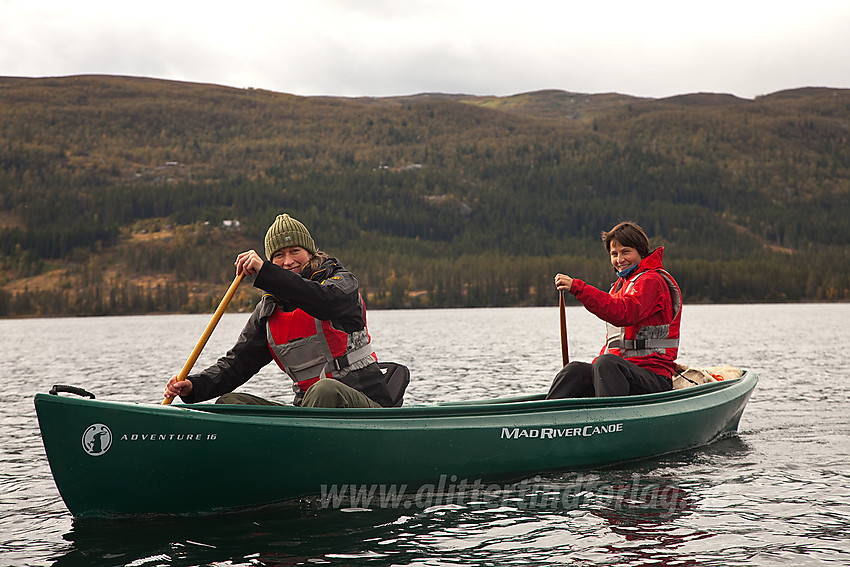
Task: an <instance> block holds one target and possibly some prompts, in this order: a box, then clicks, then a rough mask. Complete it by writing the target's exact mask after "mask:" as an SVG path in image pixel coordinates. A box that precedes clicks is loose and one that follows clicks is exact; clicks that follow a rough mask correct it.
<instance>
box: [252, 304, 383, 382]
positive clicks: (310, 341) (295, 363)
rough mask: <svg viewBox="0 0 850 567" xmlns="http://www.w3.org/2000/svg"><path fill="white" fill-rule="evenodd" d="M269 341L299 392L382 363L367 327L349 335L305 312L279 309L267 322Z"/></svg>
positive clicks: (272, 352)
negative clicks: (372, 346) (323, 381)
mask: <svg viewBox="0 0 850 567" xmlns="http://www.w3.org/2000/svg"><path fill="white" fill-rule="evenodd" d="M266 338H267V340H268V344H269V350H270V351H271V354H272V358H274V360H275V362H277V365H278V366H280V368H281V369H282V370H283V371H284V372H286V373H287V374H288V375H289V377H290V378H292V381H293V382H294V384H293V387H292V389H293V390H294V391H295V392H296V393H298V392H299V391H301V392H306V391H307V388H309V387H310V386H312V385H313V384H314V383H315V382H317V381H318V380H319V379H320V378H323V377H326V378H340V377H342V376H344V375H345V374H347V373H348V372H350V371H352V370H357V369H360V368H365V367H366V366H368V365H369V364H371V363H372V362H377V360H378V358H377V356H375V353H374V352H372V348H371V346H370V345H369V343H370V342H371V340H372V338H371V337H370V336H369V331H368V329H367V328H366V327H363V329H361V330H360V331H355V332H353V333H351V334H349V333H346V332H345V331H340V330H339V329H335V328H334V327H333V324H332V323H331V322H330V321H322V320H321V319H316V318H315V317H313V316H312V315H310V314H308V313H307V312H306V311H303V310H301V309H295V310H294V311H281V309H280V308H279V307H275V309H274V312H273V313H272V314H271V316H270V317H269V318H268V320H267V321H266Z"/></svg>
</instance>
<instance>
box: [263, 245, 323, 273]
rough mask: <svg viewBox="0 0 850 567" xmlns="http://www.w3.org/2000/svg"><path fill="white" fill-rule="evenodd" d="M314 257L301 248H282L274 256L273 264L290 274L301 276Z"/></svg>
mask: <svg viewBox="0 0 850 567" xmlns="http://www.w3.org/2000/svg"><path fill="white" fill-rule="evenodd" d="M312 258H313V255H312V254H310V253H309V252H307V250H305V249H304V248H301V247H300V246H289V247H288V248H281V249H280V250H278V251H277V252H275V253H274V255H273V256H272V263H273V264H276V265H278V266H280V267H281V268H283V269H285V270H289V271H290V272H295V273H296V274H300V273H301V270H303V269H304V266H306V265H307V263H308V262H309V261H310V260H311V259H312Z"/></svg>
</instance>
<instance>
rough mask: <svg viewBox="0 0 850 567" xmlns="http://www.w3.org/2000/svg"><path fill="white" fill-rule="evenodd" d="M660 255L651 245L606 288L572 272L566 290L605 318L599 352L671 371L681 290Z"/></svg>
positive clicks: (661, 251) (662, 373)
mask: <svg viewBox="0 0 850 567" xmlns="http://www.w3.org/2000/svg"><path fill="white" fill-rule="evenodd" d="M663 256H664V248H656V249H655V250H654V251H652V252H651V253H650V254H649V255H648V256H647V257H646V258H643V259H642V260H641V261H640V264H638V268H637V270H635V271H634V272H633V273H632V274H630V275H629V276H628V277H627V278H619V279H618V280H617V282H615V283H614V285H613V286H612V287H611V291H610V292H609V293H605V292H604V291H601V290H599V289H597V288H595V287H593V286H592V285H590V284H587V283H585V282H584V281H582V280H580V279H577V278H574V279H573V283H572V287H571V288H570V293H572V294H573V295H574V296H575V297H576V299H578V300H579V301H580V302H581V303H582V305H584V307H585V309H587V310H588V311H590V312H591V313H593V314H594V315H596V316H597V317H599V318H600V319H602V320H603V321H605V322H606V323H608V327H609V332H608V341H607V342H606V345H605V346H604V347H603V348H602V351H601V352H600V353H599V354H605V353H606V352H607V353H612V354H617V355H619V356H622V357H623V358H625V359H626V360H629V361H630V362H633V363H635V364H637V365H638V366H640V367H641V368H646V369H647V370H649V371H651V372H654V373H655V374H658V375H660V376H668V377H672V375H673V368H674V365H675V362H676V356H677V355H678V352H679V349H678V343H679V326H680V323H681V318H682V294H681V291H680V290H679V286H678V285H677V284H676V282H675V280H673V278H672V276H670V275H669V274H667V272H665V271H664V268H663V266H662V259H663ZM668 278H669V279H668ZM671 292H672V293H671ZM615 330H616V331H618V333H615V332H613V331H615Z"/></svg>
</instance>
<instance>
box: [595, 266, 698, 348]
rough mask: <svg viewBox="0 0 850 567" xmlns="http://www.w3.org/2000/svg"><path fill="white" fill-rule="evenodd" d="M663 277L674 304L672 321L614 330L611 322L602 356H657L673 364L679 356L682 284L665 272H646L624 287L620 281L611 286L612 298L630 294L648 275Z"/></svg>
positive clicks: (632, 279)
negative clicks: (604, 354)
mask: <svg viewBox="0 0 850 567" xmlns="http://www.w3.org/2000/svg"><path fill="white" fill-rule="evenodd" d="M652 272H654V273H656V274H658V275H660V276H661V277H662V278H663V279H664V281H665V283H666V284H667V288H668V289H669V290H670V299H671V301H672V303H673V319H672V320H671V321H670V323H668V324H666V325H640V324H638V325H632V326H629V327H615V326H614V325H611V324H610V323H608V325H607V329H608V333H607V335H608V336H607V338H606V347H605V348H604V349H603V353H610V354H616V355H618V356H621V357H623V358H633V357H639V356H654V357H657V358H661V359H663V360H665V361H666V362H669V363H670V365H672V364H673V363H674V362H675V360H676V357H677V356H678V353H679V326H680V324H681V321H682V292H681V291H680V290H679V285H678V284H677V283H676V280H674V279H673V276H671V275H670V274H669V273H667V271H666V270H663V269H661V268H656V269H650V270H644V271H642V272H640V273H638V274H637V275H635V276H632V277H631V278H629V279H628V280H627V281H626V283H625V285H624V284H623V280H622V279H619V280H617V282H615V284H614V285H613V286H612V287H611V292H610V293H611V295H613V296H615V297H621V296H623V295H626V294H627V293H629V292H630V291H631V290H632V288H634V286H635V282H636V281H637V280H638V279H639V278H640V277H642V276H644V275H645V274H648V273H652Z"/></svg>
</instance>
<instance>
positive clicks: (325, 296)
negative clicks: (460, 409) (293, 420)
mask: <svg viewBox="0 0 850 567" xmlns="http://www.w3.org/2000/svg"><path fill="white" fill-rule="evenodd" d="M254 287H257V288H259V289H262V290H263V291H265V292H266V294H265V295H263V297H262V299H261V300H260V302H259V303H258V304H257V306H256V307H255V308H254V311H253V313H251V317H250V318H249V319H248V322H247V323H246V324H245V327H244V328H243V329H242V332H241V334H240V335H239V339H238V340H237V341H236V344H235V345H234V346H233V348H231V349H230V350H229V351H228V352H227V354H226V355H225V356H223V357H221V358H219V359H218V362H216V364H214V365H213V366H210V367H209V368H207V369H206V370H204V371H203V372H200V373H198V374H193V375H190V376H189V377H188V379H189V380H191V381H192V386H193V388H192V393H191V394H190V395H188V396H185V397H183V398H182V399H183V401H184V402H186V403H195V402H202V401H205V400H209V399H212V398H215V397H218V396H220V395H222V394H226V393H228V392H232V391H233V390H235V389H236V388H238V387H239V386H241V385H242V384H244V383H245V382H247V381H248V380H249V379H250V378H251V377H252V376H254V375H255V374H256V373H257V372H259V371H260V369H261V368H263V367H264V366H265V365H266V364H268V363H269V362H271V361H272V355H271V352H270V351H269V346H268V340H267V337H266V320H267V319H268V318H269V316H270V315H271V314H272V313H273V312H274V309H277V308H280V309H283V310H284V311H293V310H295V309H296V308H300V309H303V310H304V311H306V312H307V313H309V314H310V315H312V316H313V317H316V318H317V319H321V320H323V321H331V322H332V324H333V326H334V327H335V328H337V329H340V330H342V331H345V332H346V333H352V332H354V331H359V330H361V329H363V328H364V327H365V326H366V309H365V307H364V306H363V302H362V300H361V298H360V292H359V284H358V283H357V278H356V277H355V276H354V274H352V273H351V272H349V271H348V270H346V269H345V268H344V267H343V266H342V264H340V263H339V261H338V260H337V259H336V258H328V259H327V260H325V261H324V262H322V264H321V265H320V266H319V267H318V269H316V271H314V272H312V273H308V272H307V271H306V270H305V271H304V272H302V273H301V274H300V275H299V274H295V273H293V272H290V271H289V270H285V269H283V268H281V267H280V266H277V265H276V264H273V263H272V262H265V263H264V264H263V267H262V268H261V269H260V271H259V273H257V276H256V278H255V280H254ZM341 381H342V382H343V383H344V384H347V385H348V386H351V387H352V388H356V389H357V390H360V391H361V392H363V393H364V394H366V395H367V396H368V397H369V398H371V399H372V400H374V401H375V402H377V403H379V404H381V405H383V406H388V405H391V396H390V394H389V392H388V391H387V387H386V383H385V380H384V377H383V374H382V373H381V371H380V369H379V368H378V365H377V364H370V365H369V366H367V367H366V368H363V369H361V370H354V371H352V372H350V373H349V374H348V375H346V376H345V377H344V378H342V379H341ZM291 383H292V382H291V381H290V380H289V379H288V378H287V387H289V386H290V385H291ZM302 397H303V394H301V393H300V392H299V393H297V394H296V397H295V400H294V401H293V403H294V404H295V405H300V403H301V398H302Z"/></svg>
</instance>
